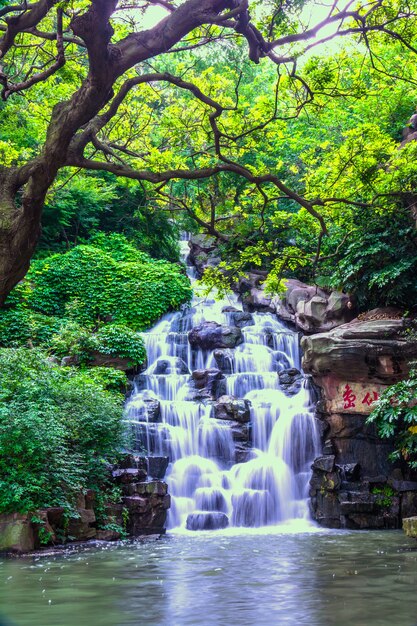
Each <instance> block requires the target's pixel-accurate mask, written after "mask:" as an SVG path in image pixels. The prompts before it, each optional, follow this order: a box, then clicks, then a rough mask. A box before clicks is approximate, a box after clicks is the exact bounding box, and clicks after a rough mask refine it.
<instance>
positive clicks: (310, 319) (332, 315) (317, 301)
mask: <svg viewBox="0 0 417 626" xmlns="http://www.w3.org/2000/svg"><path fill="white" fill-rule="evenodd" d="M272 306H273V308H274V310H275V311H276V313H277V315H278V317H279V318H281V319H282V320H284V321H286V322H291V323H293V324H294V325H295V326H296V327H297V328H299V329H300V330H302V331H303V332H305V333H317V332H324V331H328V330H331V329H332V328H335V327H336V326H340V325H341V324H345V323H346V322H349V321H351V320H352V319H353V318H354V317H355V305H354V302H353V301H352V299H351V297H350V296H349V295H348V294H345V293H342V292H339V291H332V292H331V293H328V292H326V291H324V290H323V289H320V288H319V287H315V286H311V285H306V284H305V283H302V282H301V281H299V280H295V279H289V280H287V281H286V291H285V293H284V294H283V295H280V296H276V297H275V298H274V299H273V301H272Z"/></svg>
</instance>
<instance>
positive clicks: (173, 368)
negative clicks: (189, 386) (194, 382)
mask: <svg viewBox="0 0 417 626" xmlns="http://www.w3.org/2000/svg"><path fill="white" fill-rule="evenodd" d="M189 373H190V371H189V369H188V367H187V364H186V363H185V362H184V361H183V360H182V359H180V358H179V357H176V356H172V357H165V358H160V359H158V360H157V361H156V363H155V365H154V366H153V368H152V374H157V375H169V374H189Z"/></svg>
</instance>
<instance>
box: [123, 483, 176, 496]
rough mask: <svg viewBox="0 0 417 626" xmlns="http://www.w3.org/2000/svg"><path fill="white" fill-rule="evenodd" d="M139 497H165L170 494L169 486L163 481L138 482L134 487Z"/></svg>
mask: <svg viewBox="0 0 417 626" xmlns="http://www.w3.org/2000/svg"><path fill="white" fill-rule="evenodd" d="M132 487H134V492H135V493H136V494H137V495H143V496H150V495H152V494H156V495H158V496H164V495H166V494H167V493H168V485H167V484H166V483H164V482H162V481H161V480H150V481H147V482H138V483H134V484H133V485H132Z"/></svg>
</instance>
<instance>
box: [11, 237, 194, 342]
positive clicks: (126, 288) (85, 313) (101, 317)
mask: <svg viewBox="0 0 417 626" xmlns="http://www.w3.org/2000/svg"><path fill="white" fill-rule="evenodd" d="M122 239H123V238H122V236H121V235H118V236H117V244H118V245H117V246H116V252H115V251H114V249H113V251H112V252H106V251H104V250H102V249H100V248H97V247H93V246H77V247H76V248H74V249H72V250H70V251H69V252H67V253H65V254H54V255H52V256H50V257H48V258H46V259H43V260H38V261H34V262H33V263H32V266H31V269H30V270H29V272H28V274H27V277H26V279H25V280H24V281H22V283H21V284H20V285H18V286H17V287H16V288H15V290H14V292H12V295H11V297H10V298H9V303H11V304H14V305H15V306H16V307H17V308H29V309H32V310H33V311H36V312H37V313H41V314H44V315H48V316H57V317H61V318H63V317H69V318H72V319H74V320H76V321H77V322H78V323H79V324H81V325H82V326H86V327H93V326H94V325H96V324H97V323H108V322H114V323H116V324H121V325H125V326H128V327H130V328H132V329H133V330H144V329H146V328H148V327H149V326H150V325H151V324H152V323H154V322H155V321H157V320H158V319H159V318H160V317H161V316H162V315H163V314H164V313H166V312H167V311H169V310H171V309H173V308H177V307H179V306H180V305H181V304H183V303H185V302H187V301H188V300H189V299H190V297H191V287H190V283H189V280H188V278H187V277H186V276H185V275H184V273H183V270H182V268H181V267H180V266H179V265H175V264H172V263H169V262H167V261H155V262H149V261H148V260H146V262H144V261H143V256H144V255H143V253H141V252H138V251H135V249H134V248H133V247H132V246H130V245H129V244H128V243H127V242H126V243H125V244H123V245H122V243H123V242H122V241H121V240H122ZM110 244H112V240H111V238H110V242H109V246H110V247H111V245H110ZM103 245H104V244H103ZM123 246H125V248H126V250H125V251H123ZM136 253H137V254H138V255H140V262H139V261H138V260H134V261H132V260H127V261H126V260H124V259H126V258H129V259H131V258H132V256H134V255H135V254H136ZM112 255H116V257H117V260H116V258H114V256H112ZM138 258H139V257H138Z"/></svg>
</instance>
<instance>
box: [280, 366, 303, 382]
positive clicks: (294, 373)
mask: <svg viewBox="0 0 417 626" xmlns="http://www.w3.org/2000/svg"><path fill="white" fill-rule="evenodd" d="M278 378H279V384H280V385H281V386H286V385H293V384H294V383H295V382H296V381H297V380H299V379H300V378H302V374H301V372H300V370H297V369H296V368H295V367H292V368H290V369H286V370H282V371H281V372H278Z"/></svg>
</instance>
